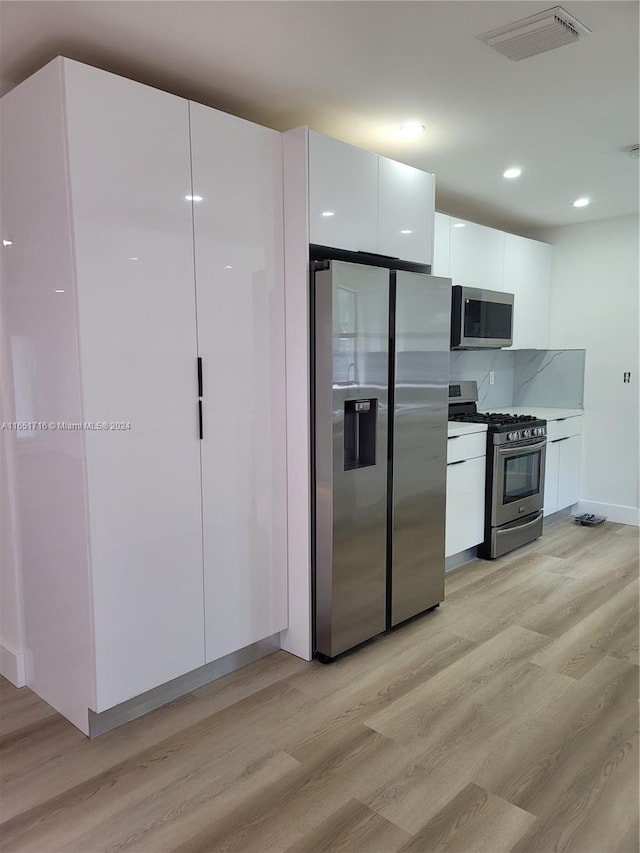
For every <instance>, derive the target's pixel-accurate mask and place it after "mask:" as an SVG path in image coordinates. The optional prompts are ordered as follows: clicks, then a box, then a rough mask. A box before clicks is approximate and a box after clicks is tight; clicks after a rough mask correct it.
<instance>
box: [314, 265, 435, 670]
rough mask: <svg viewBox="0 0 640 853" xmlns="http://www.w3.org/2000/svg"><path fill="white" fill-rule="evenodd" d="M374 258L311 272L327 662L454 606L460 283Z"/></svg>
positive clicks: (317, 605)
mask: <svg viewBox="0 0 640 853" xmlns="http://www.w3.org/2000/svg"><path fill="white" fill-rule="evenodd" d="M370 260H371V263H367V264H366V265H365V264H361V263H353V262H350V261H344V260H326V259H325V260H322V261H316V262H315V264H313V267H314V269H313V272H312V282H311V284H312V300H311V303H312V332H313V334H312V337H313V345H312V376H313V390H312V408H313V417H312V424H313V434H312V448H313V476H314V490H313V494H314V507H313V518H314V529H313V539H312V541H313V565H314V650H315V652H316V654H317V655H318V656H319V657H321V658H325V659H331V658H333V657H335V656H336V655H338V654H340V653H341V652H343V651H346V650H347V649H350V648H352V647H353V646H356V645H358V644H359V643H361V642H363V641H364V640H367V639H369V638H371V637H374V636H375V635H376V634H379V633H381V632H383V631H385V630H387V629H388V628H391V627H393V626H395V625H398V624H399V623H401V622H403V621H404V620H406V619H409V618H410V617H412V616H415V615H416V614H418V613H422V612H423V611H426V610H429V609H431V608H433V607H435V606H436V605H437V604H439V603H440V602H441V601H442V600H443V598H444V536H445V495H446V448H447V410H448V409H447V407H448V375H449V342H450V337H449V336H450V323H451V307H450V305H451V281H450V280H449V279H443V278H436V277H434V276H430V275H427V274H425V273H424V272H421V271H415V270H416V269H423V268H419V267H417V266H416V265H414V264H406V265H402V264H400V263H399V262H394V261H392V260H391V259H389V260H384V261H382V259H376V258H375V256H372V257H371V258H370ZM381 262H382V263H385V264H386V266H381V265H380V266H376V265H372V264H375V263H381ZM402 266H405V268H404V269H402V268H401V267H402Z"/></svg>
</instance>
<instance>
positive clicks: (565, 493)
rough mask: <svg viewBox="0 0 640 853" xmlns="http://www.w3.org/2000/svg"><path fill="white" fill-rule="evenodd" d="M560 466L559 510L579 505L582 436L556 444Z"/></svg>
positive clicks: (571, 437)
mask: <svg viewBox="0 0 640 853" xmlns="http://www.w3.org/2000/svg"><path fill="white" fill-rule="evenodd" d="M556 446H557V447H559V448H560V460H559V465H558V509H563V508H564V507H567V506H573V504H576V503H578V497H579V490H580V436H579V435H572V436H569V438H565V439H562V440H561V441H558V442H557V444H556Z"/></svg>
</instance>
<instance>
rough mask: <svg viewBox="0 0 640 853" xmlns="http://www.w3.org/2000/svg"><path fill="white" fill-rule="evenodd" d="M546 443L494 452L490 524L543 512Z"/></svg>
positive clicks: (506, 448)
mask: <svg viewBox="0 0 640 853" xmlns="http://www.w3.org/2000/svg"><path fill="white" fill-rule="evenodd" d="M546 454H547V440H546V438H545V439H543V440H542V441H540V440H536V441H531V442H528V443H522V444H519V445H518V446H517V447H514V446H513V445H511V446H509V445H505V446H500V445H498V446H496V447H494V449H493V481H492V501H491V525H492V527H497V526H499V525H501V524H507V523H508V522H510V521H516V520H517V519H519V518H522V519H524V518H526V517H527V516H529V515H531V514H532V513H535V512H538V511H539V510H541V509H542V502H543V497H544V468H545V460H546Z"/></svg>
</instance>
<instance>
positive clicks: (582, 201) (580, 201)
mask: <svg viewBox="0 0 640 853" xmlns="http://www.w3.org/2000/svg"><path fill="white" fill-rule="evenodd" d="M588 204H589V199H588V198H577V199H576V200H575V201H574V202H573V206H574V207H586V206H587V205H588Z"/></svg>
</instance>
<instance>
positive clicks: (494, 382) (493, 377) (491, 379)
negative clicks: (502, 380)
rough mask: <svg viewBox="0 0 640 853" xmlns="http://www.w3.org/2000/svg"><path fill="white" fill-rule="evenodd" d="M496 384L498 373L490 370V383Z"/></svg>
mask: <svg viewBox="0 0 640 853" xmlns="http://www.w3.org/2000/svg"><path fill="white" fill-rule="evenodd" d="M495 384H496V375H495V373H494V372H493V370H490V371H489V385H495Z"/></svg>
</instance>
